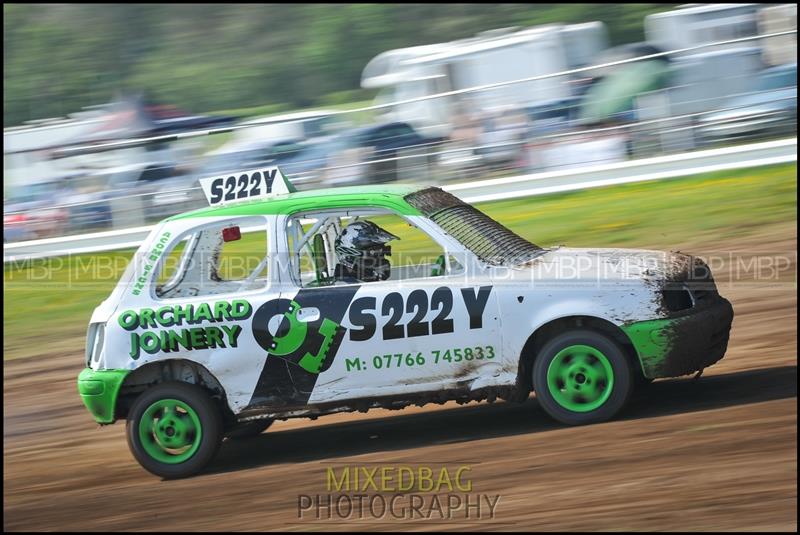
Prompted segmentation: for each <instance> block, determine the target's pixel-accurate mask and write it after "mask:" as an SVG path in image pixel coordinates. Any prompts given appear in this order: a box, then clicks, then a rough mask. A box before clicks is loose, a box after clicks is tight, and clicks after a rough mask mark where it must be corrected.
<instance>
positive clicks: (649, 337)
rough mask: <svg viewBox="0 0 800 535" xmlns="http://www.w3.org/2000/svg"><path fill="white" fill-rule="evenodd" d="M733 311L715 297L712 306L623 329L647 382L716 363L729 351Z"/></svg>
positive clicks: (725, 301)
mask: <svg viewBox="0 0 800 535" xmlns="http://www.w3.org/2000/svg"><path fill="white" fill-rule="evenodd" d="M732 322H733V307H732V306H731V303H730V301H728V300H727V299H725V298H723V297H720V296H717V297H716V299H715V300H714V302H713V303H709V304H708V305H707V306H704V307H702V308H701V309H698V310H691V311H687V313H685V314H682V315H680V316H677V317H673V318H668V319H660V320H650V321H640V322H636V323H631V324H629V325H624V326H622V330H623V331H624V332H625V334H626V335H628V338H629V339H630V340H631V343H632V344H633V346H634V348H636V353H637V354H638V356H639V361H640V363H641V365H642V372H643V373H644V376H645V377H647V378H648V379H655V378H658V377H678V376H681V375H687V374H690V373H692V372H696V371H699V370H702V369H703V368H706V367H708V366H711V365H712V364H714V363H715V362H717V361H719V360H720V359H721V358H722V357H723V355H725V351H726V350H727V349H728V339H729V336H730V330H731V324H732Z"/></svg>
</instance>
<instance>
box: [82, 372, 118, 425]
mask: <svg viewBox="0 0 800 535" xmlns="http://www.w3.org/2000/svg"><path fill="white" fill-rule="evenodd" d="M128 373H130V370H98V371H94V370H92V369H91V368H84V370H83V371H82V372H81V373H80V375H78V393H79V394H80V395H81V399H82V400H83V404H84V405H86V408H87V409H89V412H90V413H92V416H93V417H94V419H95V421H96V422H97V423H99V424H113V423H114V421H115V420H116V418H115V413H114V409H115V407H116V405H117V394H119V389H120V387H121V386H122V382H123V381H124V380H125V377H126V376H127V375H128Z"/></svg>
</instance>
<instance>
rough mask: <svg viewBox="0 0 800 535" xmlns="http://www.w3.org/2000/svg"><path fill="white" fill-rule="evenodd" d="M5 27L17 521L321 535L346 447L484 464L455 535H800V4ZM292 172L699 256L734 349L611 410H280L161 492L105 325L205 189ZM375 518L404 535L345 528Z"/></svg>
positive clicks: (77, 12)
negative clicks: (103, 414) (480, 496)
mask: <svg viewBox="0 0 800 535" xmlns="http://www.w3.org/2000/svg"><path fill="white" fill-rule="evenodd" d="M3 14H4V21H3V44H4V52H3V54H4V56H3V58H4V67H3V68H4V76H3V87H4V91H3V107H4V112H3V124H4V132H3V134H4V135H3V171H4V178H5V180H4V185H3V212H4V213H3V216H4V217H3V238H4V243H5V245H4V268H5V269H4V287H3V296H4V300H3V301H4V304H3V307H4V308H3V312H4V314H3V330H4V333H5V336H4V337H3V359H4V361H3V363H4V369H3V396H4V404H3V420H4V426H3V446H4V452H3V461H4V463H3V466H4V471H3V512H4V515H3V516H4V520H3V527H4V530H7V531H14V530H17V531H32V530H34V531H35V530H40V531H45V530H46V531H52V530H53V529H54V528H55V529H59V530H68V531H80V532H84V531H90V530H91V531H103V532H105V531H109V530H111V531H120V530H137V531H142V530H155V531H161V530H165V529H171V530H172V531H189V530H193V531H194V530H201V531H213V530H223V531H224V530H231V529H233V530H236V529H252V530H264V529H265V526H269V528H268V529H282V528H285V527H289V526H290V527H291V529H298V527H299V529H303V530H308V529H319V528H315V527H314V526H315V524H313V523H309V524H299V523H298V519H297V516H296V511H297V496H298V494H300V493H302V494H307V495H316V494H318V493H320V492H324V489H325V487H324V484H325V472H324V468H325V466H327V463H331V462H334V461H335V462H337V463H341V464H342V465H351V466H356V465H361V464H363V463H373V464H371V466H377V465H378V464H379V463H383V464H390V465H391V464H394V465H401V464H411V465H413V464H414V463H420V462H421V461H423V462H432V461H437V462H439V461H441V462H445V461H447V462H450V461H452V462H455V461H458V462H459V464H460V463H462V462H470V463H471V462H473V461H474V462H476V464H475V471H474V473H473V474H474V480H475V482H476V485H475V490H476V491H478V492H481V493H497V494H502V500H501V501H500V504H499V508H498V511H499V512H498V515H497V518H496V522H495V521H491V522H489V521H487V522H483V521H476V522H475V523H472V524H468V523H463V524H448V525H447V529H458V528H459V527H460V526H464V527H467V528H472V529H474V530H484V529H487V528H488V529H501V530H503V529H508V527H509V526H513V527H514V529H524V530H528V531H553V530H567V531H569V530H574V531H586V530H603V531H605V530H620V529H621V528H622V529H631V530H650V531H652V530H671V531H695V530H696V531H722V530H728V531H743V530H756V531H779V530H783V531H789V532H796V531H797V164H796V160H797V125H796V117H797V74H796V70H797V67H796V62H797V35H796V27H797V22H796V21H797V8H796V5H794V4H689V5H677V4H529V5H520V4H493V5H482V4H439V5H436V4H398V5H391V4H381V5H375V4H370V5H363V4H338V5H330V4H328V5H322V4H313V5H303V4H291V5H290V4H285V5H271V4H262V5H255V4H247V5H237V4H224V5H222V4H220V5H210V4H209V5H188V4H187V5H183V4H182V5H177V4H116V5H103V4H80V5H72V4H41V5H29V4H4V6H3ZM268 165H278V166H280V167H281V168H282V169H283V170H284V171H285V173H286V174H288V175H289V177H290V179H291V180H292V181H293V182H294V184H295V185H296V186H297V188H298V189H300V190H304V189H313V188H321V187H336V186H339V185H353V184H374V183H378V184H380V183H390V182H416V183H431V184H440V185H442V186H443V187H445V188H446V189H448V190H449V191H451V192H453V193H454V194H456V195H458V196H460V197H462V198H464V199H466V200H467V201H468V202H470V203H476V205H477V206H478V207H479V208H480V209H481V210H482V211H484V212H485V213H486V214H488V215H489V216H491V217H492V218H494V219H495V220H497V221H499V222H501V223H502V224H503V225H506V226H508V228H510V229H511V230H513V231H514V232H516V233H518V234H519V235H521V236H524V237H525V238H528V239H530V240H531V241H532V242H534V243H536V244H538V245H540V246H543V247H554V246H558V245H561V244H564V245H569V246H570V247H586V248H597V247H613V248H620V247H630V248H639V249H657V250H663V251H667V250H672V251H675V250H679V251H681V252H684V253H687V254H697V255H702V258H703V259H704V260H705V261H706V263H707V264H708V265H709V266H710V267H711V269H712V271H713V273H714V279H715V281H716V284H717V285H718V287H719V290H720V293H722V294H723V295H724V296H725V297H726V298H728V299H729V300H731V302H732V303H733V306H734V310H735V314H736V317H735V319H734V323H733V330H732V332H731V342H730V344H729V346H728V352H727V354H726V356H725V358H724V359H723V360H722V361H720V363H718V364H716V365H714V366H713V367H711V368H709V369H707V370H706V371H705V373H704V374H703V376H702V377H701V378H699V380H695V379H692V378H688V377H684V378H677V379H670V380H663V381H662V380H658V381H656V382H654V383H653V384H651V385H647V386H645V385H641V388H640V389H639V388H638V387H637V392H635V393H634V396H635V399H633V400H632V402H631V403H630V404H629V405H630V407H631V409H630V410H629V411H628V412H627V413H626V414H625V415H623V416H622V417H621V418H620V419H618V420H615V421H613V422H609V423H607V424H600V425H597V426H588V427H577V428H572V429H567V428H563V427H560V426H557V425H556V424H554V423H553V422H552V421H550V420H549V419H547V418H546V417H545V415H544V413H543V412H542V411H541V409H540V408H538V407H537V405H536V400H535V398H531V399H530V400H528V401H527V402H526V403H523V404H521V405H516V404H508V403H500V404H495V405H488V404H487V405H485V406H484V405H481V406H467V407H456V406H454V404H452V403H450V404H445V405H443V406H441V407H440V406H431V405H428V406H426V407H413V408H407V409H405V410H404V411H403V413H397V412H396V411H385V410H374V411H370V412H369V413H368V414H366V415H364V414H355V413H354V414H345V413H342V414H339V415H331V416H326V417H324V418H320V419H319V420H318V421H309V420H307V419H300V420H289V421H280V422H276V423H275V425H274V426H273V427H272V428H271V429H270V431H269V432H268V433H265V434H264V435H262V436H259V437H257V438H255V439H252V440H250V441H243V442H226V444H224V445H223V447H222V448H221V452H220V455H219V457H218V459H217V461H215V464H214V466H213V467H212V469H211V470H210V473H208V474H203V475H202V476H199V477H197V478H192V479H188V480H183V481H171V482H169V484H165V483H162V482H160V481H158V480H156V479H154V478H152V477H151V476H150V475H149V474H147V473H146V472H144V471H143V470H141V469H140V468H139V467H138V466H136V463H135V462H134V460H133V459H132V458H131V456H130V453H129V451H128V448H127V447H126V440H125V432H126V430H125V426H124V425H121V422H119V423H117V424H116V425H114V426H110V428H105V429H98V426H97V425H96V424H95V422H93V421H92V419H91V418H89V417H88V415H87V414H86V410H85V408H84V406H83V405H82V403H81V401H80V398H79V396H78V394H77V391H76V388H75V377H76V376H77V374H78V373H79V372H80V370H81V368H82V367H83V363H84V352H85V345H86V325H87V322H88V321H89V319H90V317H91V313H92V310H93V309H94V308H95V307H96V306H97V305H98V303H100V302H101V301H103V300H104V299H106V298H107V297H108V296H109V293H110V292H111V291H112V290H113V289H114V287H115V286H116V284H117V281H118V280H119V279H120V276H121V275H122V273H123V272H124V270H125V269H126V266H128V265H129V264H130V262H131V259H132V258H133V255H134V251H135V250H136V247H137V246H138V245H139V243H140V242H141V240H142V239H143V238H144V237H145V236H146V235H147V234H148V232H149V225H151V224H152V223H154V222H156V221H157V220H159V219H161V218H164V217H167V216H170V215H172V214H176V213H179V212H182V211H185V210H189V209H193V208H199V207H202V206H205V205H206V201H205V198H204V196H203V194H202V192H201V190H200V188H199V185H198V179H199V178H203V177H207V176H218V175H221V174H224V173H228V172H234V171H240V170H249V169H253V168H256V167H260V166H268ZM667 178H668V180H667ZM651 179H652V180H651ZM656 179H658V180H656ZM595 186H603V187H595ZM413 243H414V242H409V243H408V244H407V245H406V247H409V248H410V247H413ZM398 251H399V252H403V250H402V249H398ZM395 258H396V257H395ZM409 314H410V312H409ZM609 437H611V439H609ZM76 511H80V512H81V513H82V514H76ZM87 511H88V512H89V514H86V512H87ZM415 522H417V523H416V524H415ZM365 525H367V526H368V527H369V528H370V529H371V530H375V531H380V530H381V529H396V526H397V523H391V522H387V523H386V525H385V526H382V525H379V524H377V523H376V524H364V523H361V522H359V521H355V520H353V521H346V522H336V523H334V524H332V523H330V522H329V523H325V524H322V525H321V527H322V529H340V530H348V531H353V530H356V531H359V530H364V529H365V528H364V526H365ZM403 528H404V529H409V530H431V529H437V527H436V525H435V524H434V527H433V528H431V523H430V522H429V521H428V520H427V519H421V520H419V521H417V520H413V521H410V522H408V523H403Z"/></svg>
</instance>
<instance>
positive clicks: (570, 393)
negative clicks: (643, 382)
mask: <svg viewBox="0 0 800 535" xmlns="http://www.w3.org/2000/svg"><path fill="white" fill-rule="evenodd" d="M632 386H633V372H632V370H631V365H630V361H629V359H628V357H627V355H626V354H625V352H624V350H623V349H622V348H621V347H620V346H619V345H618V344H617V343H616V342H614V341H613V340H612V339H611V338H609V337H607V336H605V335H603V334H600V333H598V332H595V331H590V330H583V329H581V330H572V331H568V332H565V333H562V334H560V335H558V336H556V337H554V338H553V339H551V340H550V341H548V342H547V343H546V344H545V345H544V347H542V349H541V351H540V352H539V354H538V355H537V357H536V361H535V363H534V366H533V388H534V392H535V393H536V399H537V400H538V401H539V404H540V405H541V406H542V408H544V410H545V412H547V414H549V415H550V416H551V417H553V418H555V419H556V420H558V421H559V422H562V423H565V424H569V425H579V424H589V423H596V422H602V421H604V420H608V419H610V418H612V417H613V416H614V415H616V414H617V413H618V412H619V411H620V410H621V409H622V407H623V406H624V405H625V403H626V402H627V401H628V397H629V396H630V393H631V389H632Z"/></svg>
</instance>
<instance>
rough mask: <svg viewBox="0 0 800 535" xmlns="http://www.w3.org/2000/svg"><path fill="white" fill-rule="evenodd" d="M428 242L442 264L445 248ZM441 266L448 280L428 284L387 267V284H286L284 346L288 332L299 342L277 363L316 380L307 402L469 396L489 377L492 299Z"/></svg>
mask: <svg viewBox="0 0 800 535" xmlns="http://www.w3.org/2000/svg"><path fill="white" fill-rule="evenodd" d="M394 216H395V217H397V218H398V219H401V217H400V216H399V215H397V214H394ZM419 219H423V218H419ZM417 223H419V224H420V225H421V224H422V221H418V222H417ZM416 229H417V231H418V232H425V233H427V232H429V231H430V228H428V229H425V230H422V227H421V226H417V227H416ZM428 236H429V239H431V242H432V243H435V244H436V245H438V246H439V248H440V252H441V253H442V255H441V256H442V257H448V258H449V256H450V255H449V253H450V251H449V250H448V247H450V246H451V245H452V244H450V243H448V242H446V240H444V241H443V242H442V243H440V242H439V239H442V237H437V238H438V239H433V237H432V236H431V235H428ZM402 239H403V238H402V237H401V240H402ZM433 257H434V258H435V256H433ZM446 264H449V265H451V266H453V269H451V272H450V273H445V274H438V275H434V273H435V272H436V271H437V269H436V268H437V266H435V265H433V264H426V263H418V264H409V265H402V266H401V265H396V266H395V268H393V270H392V274H393V276H392V277H390V278H389V279H388V280H384V281H377V282H360V283H350V284H337V285H329V286H317V287H313V286H302V285H301V284H297V283H295V284H294V286H293V287H292V288H291V289H290V290H289V291H287V292H286V293H285V294H284V293H282V294H281V310H282V311H284V313H285V314H287V316H286V318H287V319H286V322H285V327H284V331H283V335H284V337H286V336H288V335H289V333H290V332H291V329H295V331H294V332H296V333H299V334H298V336H300V335H302V337H303V342H302V344H300V343H299V342H297V341H295V342H294V343H293V344H289V345H287V346H286V347H284V348H282V349H281V351H285V350H286V349H292V350H293V353H292V354H290V355H287V356H286V358H287V359H289V360H290V361H292V362H294V363H295V364H296V365H298V366H299V367H302V368H304V369H305V370H306V371H307V372H308V373H309V374H311V375H317V376H318V377H316V379H315V384H314V388H313V392H312V394H311V396H310V397H309V400H308V401H309V403H323V402H330V401H336V400H343V399H354V398H362V397H374V396H389V395H398V394H404V393H421V392H429V391H437V390H442V389H449V388H456V387H459V386H464V387H469V386H470V384H471V383H472V382H473V381H474V380H476V379H478V378H481V377H483V376H484V375H486V374H487V373H488V374H489V375H493V374H495V371H496V369H497V368H499V366H500V364H499V360H500V359H499V355H498V351H499V347H500V321H499V314H498V304H497V297H496V291H495V290H494V288H493V287H492V286H491V284H488V283H486V284H484V283H481V282H480V281H479V280H477V279H476V278H474V277H471V276H470V275H469V274H468V272H467V270H466V269H465V268H464V267H463V266H460V265H459V266H458V268H456V267H455V264H456V262H455V259H454V258H453V260H452V262H448V263H446ZM395 277H396V278H395ZM290 315H295V317H294V320H292V319H290V317H289V316H290ZM301 317H305V318H307V319H308V323H307V327H306V328H303V327H300V326H299V321H300V319H301ZM290 325H294V327H290ZM303 359H305V363H306V365H305V366H304V365H303Z"/></svg>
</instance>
